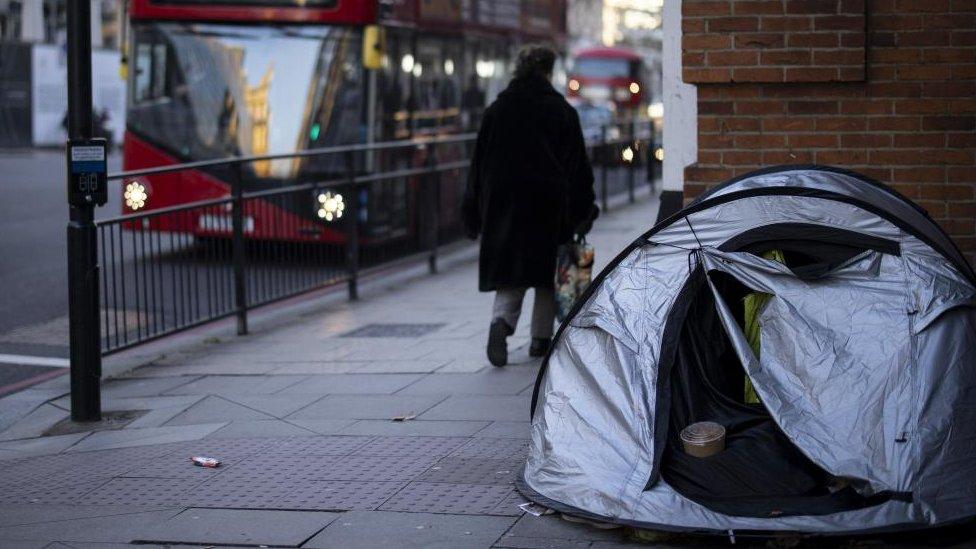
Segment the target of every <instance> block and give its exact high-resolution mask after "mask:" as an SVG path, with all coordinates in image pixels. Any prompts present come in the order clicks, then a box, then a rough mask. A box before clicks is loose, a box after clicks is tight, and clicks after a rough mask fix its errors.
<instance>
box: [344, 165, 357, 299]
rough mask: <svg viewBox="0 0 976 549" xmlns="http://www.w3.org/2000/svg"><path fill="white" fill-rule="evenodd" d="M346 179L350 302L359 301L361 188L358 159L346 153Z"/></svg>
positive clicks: (347, 258)
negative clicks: (357, 169) (357, 176)
mask: <svg viewBox="0 0 976 549" xmlns="http://www.w3.org/2000/svg"><path fill="white" fill-rule="evenodd" d="M346 178H347V180H348V188H349V202H348V206H347V207H346V211H345V215H346V222H345V225H346V276H348V277H349V300H350V301H356V300H357V299H359V208H360V204H359V187H358V185H357V183H356V158H355V156H354V155H353V153H352V151H349V152H347V153H346Z"/></svg>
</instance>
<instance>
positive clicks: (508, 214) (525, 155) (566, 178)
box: [462, 45, 599, 366]
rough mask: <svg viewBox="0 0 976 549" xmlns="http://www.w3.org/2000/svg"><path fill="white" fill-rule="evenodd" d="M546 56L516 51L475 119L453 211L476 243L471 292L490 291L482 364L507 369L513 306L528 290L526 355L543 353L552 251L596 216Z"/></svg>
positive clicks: (572, 125)
mask: <svg viewBox="0 0 976 549" xmlns="http://www.w3.org/2000/svg"><path fill="white" fill-rule="evenodd" d="M555 61H556V53H555V51H553V50H552V49H551V48H549V47H546V46H539V45H530V46H526V47H524V48H522V50H521V51H520V52H519V54H518V58H517V61H516V67H515V74H514V77H513V78H512V80H511V82H510V83H509V85H508V87H507V88H506V89H505V90H504V91H502V92H501V93H500V94H499V95H498V98H497V99H496V100H495V101H494V103H492V104H491V105H490V106H489V107H488V108H487V109H486V110H485V112H484V114H483V117H482V120H481V127H480V129H479V131H478V138H477V141H476V142H475V149H474V155H473V157H472V162H471V167H470V170H469V174H468V182H467V188H466V190H465V194H464V202H463V205H462V213H463V217H464V223H465V228H466V230H467V233H468V236H469V237H470V238H472V239H476V238H478V236H479V235H480V236H481V250H480V256H479V269H478V289H479V290H480V291H482V292H492V291H494V292H495V303H494V308H493V311H492V320H491V326H490V328H489V334H488V348H487V352H488V360H489V361H490V362H491V363H492V364H494V365H495V366H504V365H505V364H506V363H507V362H508V345H507V337H508V336H510V335H511V334H513V333H514V332H515V327H516V325H517V324H518V319H519V313H520V312H521V310H522V299H523V298H524V297H525V292H526V290H527V289H529V288H533V289H534V290H535V303H534V306H533V311H532V329H531V334H532V343H531V345H530V347H529V355H531V356H534V357H539V356H543V355H545V354H546V352H548V349H549V345H550V341H551V338H552V331H553V321H554V319H555V314H556V300H555V293H554V278H555V271H556V251H557V248H558V247H559V245H560V244H564V243H567V242H570V241H571V240H572V238H573V234H574V233H575V234H578V235H583V234H586V233H587V232H588V231H589V229H590V227H591V226H592V224H593V220H594V219H596V216H597V215H598V214H599V209H598V208H597V206H596V205H595V204H594V199H595V196H594V193H593V170H592V168H591V167H590V162H589V159H588V158H587V155H586V144H585V143H584V141H583V132H582V129H581V128H580V121H579V116H578V115H577V113H576V110H575V109H573V107H572V106H570V105H569V103H567V102H566V100H565V98H563V96H562V95H560V94H559V93H558V92H557V91H556V90H555V89H554V88H553V87H552V84H551V83H550V82H549V81H550V79H551V78H552V69H553V65H554V64H555Z"/></svg>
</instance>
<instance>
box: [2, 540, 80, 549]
mask: <svg viewBox="0 0 976 549" xmlns="http://www.w3.org/2000/svg"><path fill="white" fill-rule="evenodd" d="M0 547H3V548H4V549H43V548H45V547H48V548H51V549H62V548H63V549H72V548H71V546H69V545H64V544H60V543H59V544H51V542H49V541H47V540H41V541H36V540H17V539H3V538H0Z"/></svg>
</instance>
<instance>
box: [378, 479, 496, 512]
mask: <svg viewBox="0 0 976 549" xmlns="http://www.w3.org/2000/svg"><path fill="white" fill-rule="evenodd" d="M512 491H513V489H512V488H511V487H510V486H494V485H490V484H447V483H433V482H411V483H410V484H408V485H407V486H406V487H405V488H404V489H403V490H400V491H399V492H397V493H396V495H394V496H393V497H392V498H390V499H389V501H387V502H386V503H384V504H383V505H382V506H380V510H381V511H408V512H412V513H448V514H457V515H488V514H492V513H493V512H494V511H495V509H496V508H497V507H498V505H499V504H500V503H501V502H502V501H504V500H505V498H507V497H509V496H510V495H511V493H512Z"/></svg>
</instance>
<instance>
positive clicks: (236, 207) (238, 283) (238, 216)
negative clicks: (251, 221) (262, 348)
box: [231, 162, 247, 336]
mask: <svg viewBox="0 0 976 549" xmlns="http://www.w3.org/2000/svg"><path fill="white" fill-rule="evenodd" d="M231 169H232V170H233V174H234V175H233V181H232V183H233V196H234V200H233V202H231V205H232V207H233V210H232V212H231V223H232V230H233V238H232V243H231V245H232V246H233V261H234V308H235V309H237V335H239V336H242V335H247V278H246V273H245V269H246V268H247V265H246V263H247V252H246V250H245V248H244V246H245V245H246V243H245V241H244V168H243V165H242V164H241V163H240V162H235V163H234V164H233V165H232V166H231Z"/></svg>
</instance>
